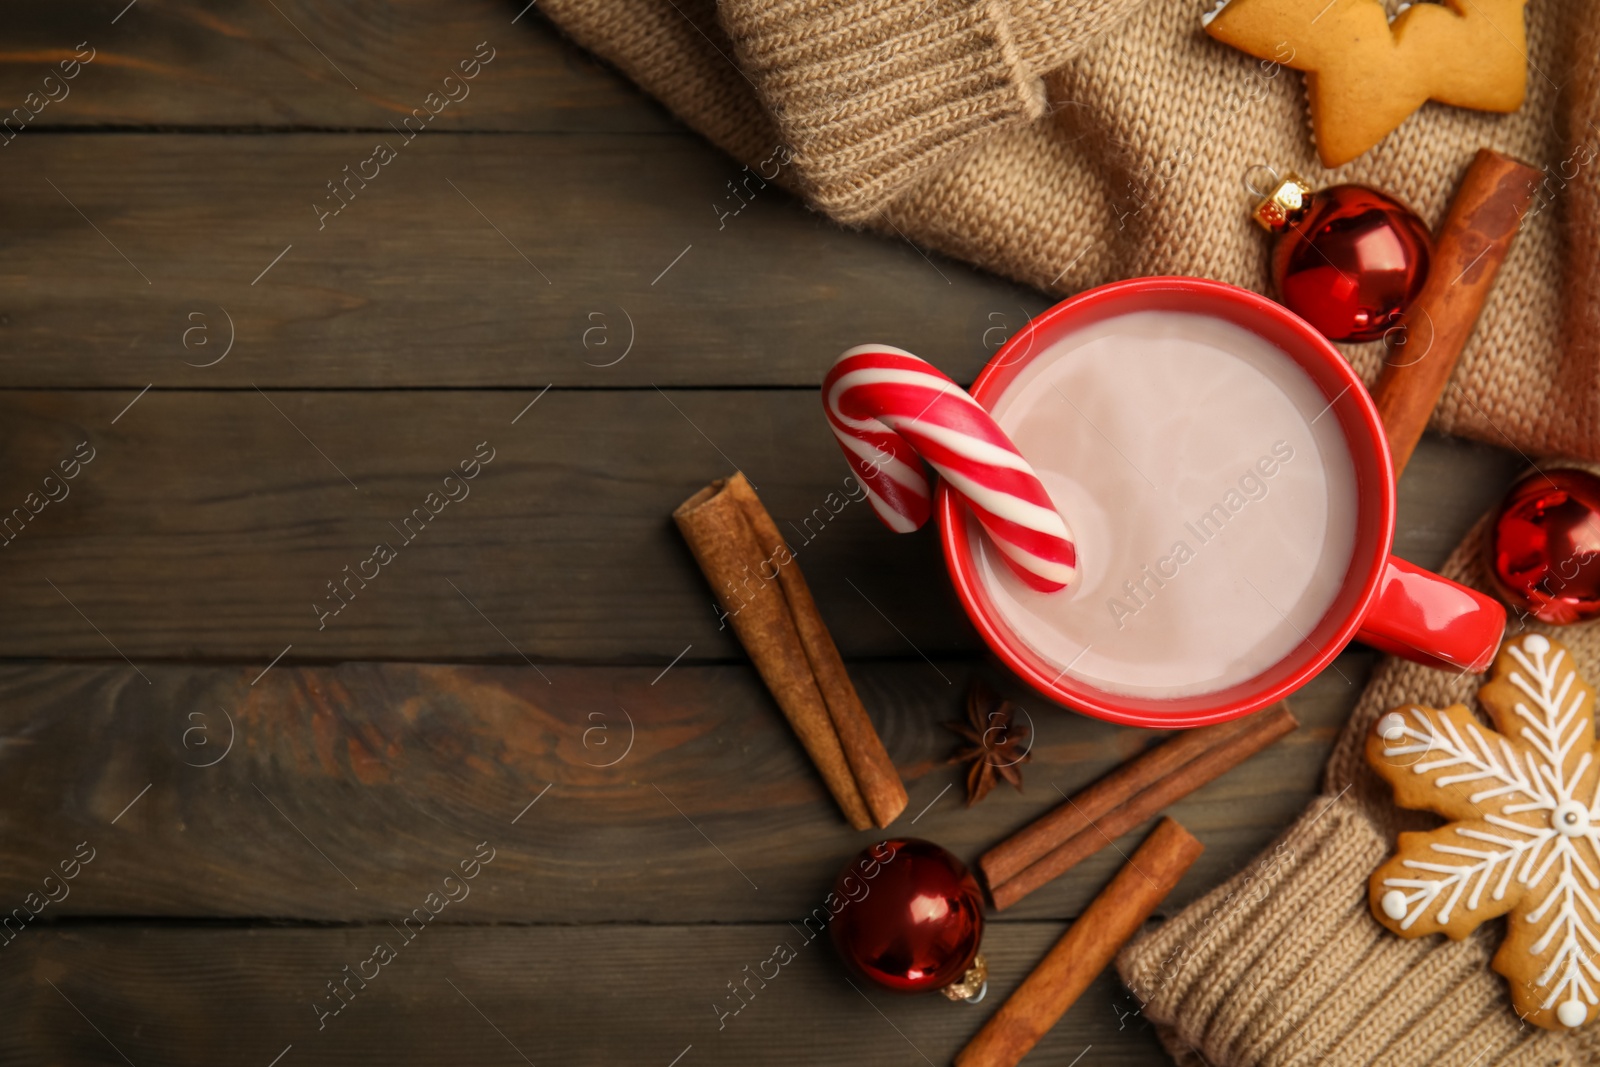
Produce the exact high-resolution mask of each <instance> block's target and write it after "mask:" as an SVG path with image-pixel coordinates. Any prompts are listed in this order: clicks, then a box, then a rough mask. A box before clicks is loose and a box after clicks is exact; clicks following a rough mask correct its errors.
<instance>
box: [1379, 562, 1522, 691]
mask: <svg viewBox="0 0 1600 1067" xmlns="http://www.w3.org/2000/svg"><path fill="white" fill-rule="evenodd" d="M1505 628H1506V609H1505V608H1504V607H1503V606H1502V605H1501V604H1500V602H1499V601H1498V600H1494V599H1493V598H1491V597H1487V596H1485V595H1483V594H1482V593H1479V592H1477V591H1476V590H1473V589H1468V588H1467V587H1466V586H1464V585H1458V584H1457V583H1455V582H1452V581H1451V580H1450V579H1448V578H1441V577H1440V576H1439V575H1437V574H1434V573H1433V572H1432V571H1425V570H1423V569H1422V568H1421V567H1417V566H1414V565H1412V564H1410V563H1407V562H1406V561H1405V560H1403V559H1400V558H1399V557H1398V556H1390V557H1389V562H1388V564H1387V566H1386V567H1385V568H1384V572H1383V579H1382V581H1381V582H1380V584H1379V586H1378V596H1377V599H1376V600H1374V601H1373V602H1372V608H1371V610H1370V611H1368V612H1367V617H1366V618H1365V619H1363V620H1362V622H1361V629H1360V630H1359V631H1358V632H1357V633H1356V640H1358V641H1361V642H1362V643H1364V644H1368V645H1371V646H1372V647H1373V648H1376V649H1377V650H1379V651H1380V652H1387V653H1389V654H1390V655H1394V656H1401V657H1403V658H1405V659H1408V660H1412V661H1413V662H1416V663H1423V664H1426V665H1427V666H1429V667H1441V668H1447V669H1458V670H1459V669H1464V670H1468V671H1471V672H1473V673H1474V674H1476V673H1480V672H1482V671H1485V670H1487V669H1488V667H1489V664H1490V663H1492V662H1494V655H1495V651H1496V650H1497V649H1498V648H1499V647H1500V638H1501V637H1502V636H1503V635H1504V633H1505Z"/></svg>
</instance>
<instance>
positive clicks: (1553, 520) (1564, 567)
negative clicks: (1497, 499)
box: [1488, 468, 1600, 626]
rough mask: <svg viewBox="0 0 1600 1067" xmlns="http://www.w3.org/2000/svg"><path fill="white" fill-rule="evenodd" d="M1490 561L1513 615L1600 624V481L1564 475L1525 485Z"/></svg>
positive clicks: (1502, 520)
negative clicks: (1522, 613) (1599, 621)
mask: <svg viewBox="0 0 1600 1067" xmlns="http://www.w3.org/2000/svg"><path fill="white" fill-rule="evenodd" d="M1488 553H1489V573H1490V574H1491V575H1493V576H1494V583H1495V585H1496V586H1497V587H1498V588H1499V590H1500V595H1501V596H1502V597H1504V598H1505V599H1506V601H1507V602H1508V603H1510V604H1511V606H1512V607H1514V608H1519V609H1521V610H1522V611H1525V612H1528V613H1529V614H1531V615H1532V616H1533V617H1534V618H1536V619H1538V620H1539V621H1540V622H1547V623H1551V624H1553V625H1556V626H1566V625H1568V624H1570V623H1575V622H1584V621H1586V620H1588V619H1593V618H1596V617H1600V478H1596V477H1595V476H1594V475H1592V474H1590V473H1588V472H1587V471H1581V470H1573V469H1570V468H1558V469H1556V470H1551V471H1546V472H1543V473H1540V472H1535V473H1533V474H1530V475H1528V476H1527V477H1526V478H1524V479H1522V480H1521V481H1520V482H1518V483H1517V484H1516V485H1514V486H1512V487H1511V491H1510V492H1509V493H1507V494H1506V498H1505V500H1503V501H1501V503H1500V510H1499V512H1498V513H1497V514H1496V515H1495V519H1494V526H1493V528H1491V529H1490V531H1489V543H1488Z"/></svg>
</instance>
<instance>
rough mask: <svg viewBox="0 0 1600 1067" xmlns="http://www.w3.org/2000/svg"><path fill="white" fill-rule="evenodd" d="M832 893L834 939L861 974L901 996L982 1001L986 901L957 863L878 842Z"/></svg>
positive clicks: (898, 842) (926, 848) (926, 844)
mask: <svg viewBox="0 0 1600 1067" xmlns="http://www.w3.org/2000/svg"><path fill="white" fill-rule="evenodd" d="M833 893H834V897H835V898H836V900H837V902H838V903H837V904H834V903H831V902H830V908H836V909H837V914H835V915H834V916H833V919H832V921H831V922H830V923H829V924H828V929H829V933H830V936H831V937H832V939H833V947H834V949H835V950H837V951H838V953H839V956H840V958H841V959H843V960H844V962H845V964H846V965H847V966H848V967H849V968H850V969H851V970H852V971H854V972H855V973H856V974H858V975H860V976H861V977H862V978H864V979H866V980H867V981H869V982H872V983H874V984H876V985H880V986H883V987H884V988H886V989H892V990H894V991H896V992H899V993H923V992H927V991H930V990H934V989H938V990H942V991H943V992H944V994H945V995H946V996H948V997H949V998H950V999H951V1000H967V1001H972V1002H976V1001H978V1000H981V999H983V994H984V993H985V992H986V991H987V989H988V981H987V978H988V969H987V967H986V966H985V964H984V961H983V957H982V956H980V955H978V944H979V942H980V941H981V940H982V939H983V894H982V892H981V891H980V890H979V889H978V883H977V880H976V879H974V878H973V877H972V872H970V871H968V870H967V865H966V864H964V863H962V862H961V861H960V860H959V859H957V858H956V857H955V856H953V855H951V854H950V853H949V852H947V851H945V850H944V849H942V848H940V847H939V846H938V845H936V844H934V843H933V842H932V841H924V840H922V839H921V838H915V837H910V838H894V839H891V840H888V841H880V842H878V843H877V844H876V845H873V846H872V847H871V848H868V849H864V850H863V851H861V852H860V853H858V854H857V855H856V856H855V858H854V859H852V860H851V861H850V862H849V863H848V864H846V865H845V867H844V869H843V870H842V871H840V872H839V877H838V878H837V879H836V880H835V881H834V885H833Z"/></svg>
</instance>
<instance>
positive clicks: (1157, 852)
mask: <svg viewBox="0 0 1600 1067" xmlns="http://www.w3.org/2000/svg"><path fill="white" fill-rule="evenodd" d="M1202 851H1204V846H1203V845H1201V844H1200V842H1199V841H1197V840H1195V838H1194V837H1193V836H1192V835H1191V834H1190V833H1189V832H1188V831H1187V830H1185V829H1184V828H1183V827H1182V826H1180V825H1178V823H1177V822H1175V821H1174V820H1172V819H1162V820H1161V823H1160V825H1158V826H1157V827H1156V828H1155V830H1154V832H1152V833H1151V834H1150V836H1149V837H1147V838H1145V841H1144V844H1142V845H1140V846H1139V848H1138V851H1136V852H1134V854H1133V856H1132V857H1131V858H1130V859H1129V860H1128V862H1127V863H1126V864H1125V865H1124V866H1123V868H1122V869H1121V870H1120V871H1118V872H1117V876H1116V877H1115V878H1113V879H1112V880H1111V884H1110V885H1108V886H1106V887H1105V889H1103V890H1101V891H1100V895H1099V896H1097V897H1095V898H1094V900H1093V901H1092V902H1091V903H1090V904H1089V906H1088V908H1086V909H1085V910H1084V913H1083V914H1082V915H1081V916H1079V917H1078V921H1077V922H1075V923H1073V924H1072V926H1071V927H1070V928H1069V929H1068V930H1067V932H1066V933H1065V934H1063V935H1062V937H1061V940H1059V941H1057V942H1056V944H1055V947H1054V948H1052V949H1051V950H1050V951H1049V952H1048V953H1047V954H1046V955H1045V957H1044V959H1042V960H1040V961H1039V965H1038V966H1037V967H1035V968H1034V969H1033V971H1032V972H1031V973H1029V975H1028V977H1027V978H1025V979H1023V981H1022V984H1021V985H1020V986H1018V987H1017V989H1016V991H1015V992H1014V993H1012V994H1011V996H1009V997H1008V998H1006V1002H1005V1003H1004V1004H1003V1005H1001V1006H1000V1010H999V1011H997V1012H995V1013H994V1015H993V1016H992V1017H991V1018H990V1019H989V1021H988V1022H987V1023H985V1024H984V1026H983V1029H982V1030H979V1031H978V1034H977V1036H976V1037H974V1038H973V1039H972V1040H971V1041H969V1042H967V1047H966V1048H964V1049H962V1050H961V1054H960V1055H958V1056H957V1057H956V1067H1015V1065H1016V1064H1017V1063H1020V1062H1021V1061H1022V1058H1023V1057H1024V1056H1026V1055H1027V1054H1028V1052H1029V1051H1030V1050H1031V1049H1032V1048H1033V1046H1034V1045H1036V1044H1038V1043H1039V1039H1040V1038H1041V1037H1043V1036H1044V1035H1045V1034H1046V1033H1047V1032H1049V1030H1050V1028H1051V1027H1052V1026H1054V1025H1055V1024H1056V1022H1057V1021H1058V1020H1059V1019H1060V1018H1061V1016H1062V1015H1064V1014H1066V1011H1067V1009H1068V1008H1070V1007H1072V1005H1073V1003H1074V1002H1075V1001H1076V1000H1077V999H1078V998H1079V997H1080V996H1082V995H1083V991H1084V990H1085V989H1088V988H1089V983H1091V982H1093V981H1094V979H1095V976H1097V975H1098V974H1099V973H1100V972H1101V971H1103V970H1105V969H1106V967H1107V965H1109V964H1110V963H1111V961H1112V959H1113V958H1114V957H1115V956H1116V954H1117V952H1118V951H1119V950H1120V949H1121V948H1122V946H1123V945H1124V944H1126V943H1127V941H1128V939H1129V938H1130V937H1132V936H1133V935H1134V934H1135V933H1137V932H1138V930H1139V927H1140V926H1142V925H1143V924H1144V921H1145V920H1146V919H1148V918H1149V917H1150V914H1151V913H1152V912H1154V911H1155V910H1156V907H1157V905H1159V904H1160V903H1161V902H1162V900H1164V899H1166V896H1167V894H1168V893H1170V892H1172V890H1173V887H1174V886H1176V885H1177V884H1178V881H1179V879H1181V878H1182V877H1183V874H1184V872H1185V871H1187V870H1188V869H1189V868H1190V866H1191V865H1193V863H1194V861H1195V860H1196V859H1197V858H1198V857H1199V855H1200V853H1201V852H1202Z"/></svg>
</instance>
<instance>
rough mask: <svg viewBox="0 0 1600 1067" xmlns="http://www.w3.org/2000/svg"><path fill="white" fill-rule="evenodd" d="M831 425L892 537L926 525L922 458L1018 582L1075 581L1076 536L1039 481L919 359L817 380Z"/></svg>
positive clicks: (861, 351) (897, 353)
mask: <svg viewBox="0 0 1600 1067" xmlns="http://www.w3.org/2000/svg"><path fill="white" fill-rule="evenodd" d="M822 398H823V406H824V407H825V408H826V410H827V413H828V425H829V426H830V427H831V428H832V430H833V435H834V436H835V437H837V438H838V439H839V445H840V447H841V448H843V449H844V454H845V458H846V459H848V460H849V461H850V465H851V466H852V467H853V468H855V471H856V473H857V474H858V475H859V476H860V478H861V482H862V484H863V485H864V486H865V487H866V490H867V499H868V500H869V501H870V502H871V503H872V508H873V510H874V511H876V512H877V513H878V517H879V518H880V519H882V520H883V521H884V524H885V525H887V526H888V527H889V528H890V529H891V530H894V531H895V532H897V533H909V532H910V531H912V530H915V529H917V528H918V527H920V526H921V525H922V524H923V523H925V522H927V521H928V516H929V515H930V514H932V511H933V499H932V497H933V494H932V488H931V487H930V486H929V484H928V478H927V475H926V474H925V473H924V471H923V468H922V462H921V461H922V460H927V461H928V463H929V464H930V465H932V467H933V469H934V470H936V471H938V472H939V475H940V477H942V478H943V479H944V481H945V484H946V485H948V486H949V487H950V488H951V490H952V491H954V492H955V493H956V494H957V495H958V496H960V497H961V499H962V500H964V501H966V503H967V506H969V507H970V508H972V512H973V514H974V515H975V516H977V519H978V522H979V523H980V524H981V525H982V526H983V528H984V530H985V531H987V532H988V534H989V537H990V538H991V539H992V540H993V541H994V544H995V547H996V548H998V549H999V550H1000V552H1001V555H1002V556H1003V557H1004V558H1005V560H1006V562H1007V563H1009V564H1010V565H1011V569H1012V570H1014V571H1015V572H1016V573H1017V575H1018V577H1020V578H1021V579H1022V580H1023V581H1025V582H1027V583H1028V584H1029V585H1030V586H1032V587H1033V588H1035V589H1041V590H1044V591H1046V592H1050V591H1053V590H1056V589H1064V588H1066V587H1067V586H1068V585H1070V584H1072V582H1073V580H1074V579H1075V578H1076V577H1077V574H1078V553H1077V549H1076V547H1075V546H1074V545H1073V541H1072V531H1071V530H1069V529H1068V528H1067V523H1066V520H1065V519H1063V518H1062V517H1061V513H1060V512H1058V511H1057V510H1056V507H1055V505H1054V504H1053V503H1051V501H1050V495H1049V494H1048V493H1046V492H1045V488H1044V485H1043V483H1041V482H1040V481H1039V476H1038V475H1037V474H1035V473H1034V471H1033V468H1032V467H1031V466H1029V465H1028V461H1027V460H1025V459H1023V458H1022V454H1021V453H1019V452H1018V451H1017V447H1016V445H1013V444H1012V443H1011V440H1010V438H1008V437H1006V435H1005V431H1004V430H1002V429H1000V427H999V426H998V425H996V424H995V421H994V419H993V418H991V417H990V415H989V413H988V412H987V411H985V410H984V409H983V408H982V407H981V406H980V405H979V404H978V402H977V401H976V400H974V399H972V397H970V396H968V395H967V392H966V390H964V389H962V388H961V387H960V386H959V385H957V384H956V383H955V382H953V381H951V380H950V379H949V378H947V377H945V376H944V375H943V374H941V373H940V372H939V371H938V370H937V369H936V368H934V367H933V366H932V365H931V364H929V363H928V362H926V361H925V360H922V359H918V358H917V357H916V356H913V355H912V354H911V353H910V352H903V351H901V350H900V349H898V348H891V347H889V346H888V345H862V346H861V347H859V348H852V349H851V350H850V351H848V352H846V353H845V354H844V355H842V356H840V357H839V359H838V361H837V362H835V363H834V365H833V369H832V370H830V371H829V372H828V376H827V378H825V379H824V380H823V382H822Z"/></svg>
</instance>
